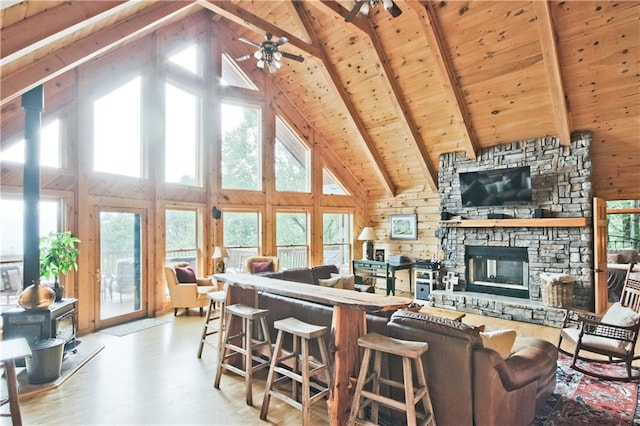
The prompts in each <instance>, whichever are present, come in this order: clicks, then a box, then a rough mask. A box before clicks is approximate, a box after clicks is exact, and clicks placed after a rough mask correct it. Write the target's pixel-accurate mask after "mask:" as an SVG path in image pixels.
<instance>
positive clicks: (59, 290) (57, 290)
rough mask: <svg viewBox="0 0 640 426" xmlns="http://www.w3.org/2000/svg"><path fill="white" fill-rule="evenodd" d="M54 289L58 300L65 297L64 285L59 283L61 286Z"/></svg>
mask: <svg viewBox="0 0 640 426" xmlns="http://www.w3.org/2000/svg"><path fill="white" fill-rule="evenodd" d="M53 290H54V291H55V293H56V302H59V301H61V300H62V298H63V297H64V287H62V286H61V285H59V286H56V287H55V288H54V289H53Z"/></svg>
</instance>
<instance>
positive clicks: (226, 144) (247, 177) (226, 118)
mask: <svg viewBox="0 0 640 426" xmlns="http://www.w3.org/2000/svg"><path fill="white" fill-rule="evenodd" d="M261 140H262V136H261V126H260V108H257V107H250V106H241V105H232V104H227V103H223V104H222V164H221V167H222V187H223V188H225V189H247V190H254V191H259V190H260V189H262V185H261V183H262V170H261V168H260V164H261V158H262V155H261V150H260V146H261V142H260V141H261Z"/></svg>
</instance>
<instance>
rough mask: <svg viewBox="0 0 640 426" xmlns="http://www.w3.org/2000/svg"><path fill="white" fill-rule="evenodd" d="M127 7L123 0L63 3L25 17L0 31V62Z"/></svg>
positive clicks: (3, 62)
mask: <svg viewBox="0 0 640 426" xmlns="http://www.w3.org/2000/svg"><path fill="white" fill-rule="evenodd" d="M130 7H132V3H128V2H124V1H108V2H102V1H95V2H88V1H80V2H77V1H74V2H65V3H63V4H61V5H58V6H56V7H54V8H52V9H48V10H47V11H45V12H41V13H38V14H37V15H34V16H32V17H30V18H29V19H23V20H22V21H19V22H17V23H15V24H13V25H10V26H8V27H3V28H2V32H0V37H1V40H2V42H1V43H0V56H1V58H2V59H0V65H5V64H6V63H8V62H11V61H13V60H15V59H17V58H19V57H20V56H23V55H27V54H29V53H31V52H33V51H35V50H37V49H40V48H42V47H43V46H46V45H49V44H51V43H53V42H55V41H56V40H60V39H62V38H63V37H66V36H69V35H71V34H73V33H74V32H76V31H79V30H81V29H83V28H86V27H87V26H89V25H92V24H94V23H95V22H96V21H98V20H101V19H104V18H106V17H108V16H111V15H113V14H115V13H118V12H121V11H122V10H123V9H126V8H130Z"/></svg>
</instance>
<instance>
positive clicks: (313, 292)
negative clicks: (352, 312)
mask: <svg viewBox="0 0 640 426" xmlns="http://www.w3.org/2000/svg"><path fill="white" fill-rule="evenodd" d="M214 278H215V279H217V280H219V281H223V282H225V283H228V284H229V285H232V286H234V287H241V288H245V289H254V290H260V291H266V292H268V293H273V294H279V295H281V296H288V297H293V298H296V299H302V300H307V301H310V302H317V303H322V304H325V305H331V306H349V307H351V308H354V309H358V310H361V311H365V312H378V311H395V310H397V309H401V308H406V307H407V306H409V305H410V304H411V302H412V301H413V300H411V299H408V298H406V297H398V296H384V295H382V294H372V293H360V292H357V291H354V290H343V289H339V288H332V287H322V286H317V285H310V284H303V283H297V282H292V281H284V280H278V279H273V278H267V277H262V276H260V275H251V274H236V273H225V274H215V275H214Z"/></svg>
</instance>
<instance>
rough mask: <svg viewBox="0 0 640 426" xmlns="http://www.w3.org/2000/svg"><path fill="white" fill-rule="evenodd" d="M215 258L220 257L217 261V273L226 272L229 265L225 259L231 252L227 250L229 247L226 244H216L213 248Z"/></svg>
mask: <svg viewBox="0 0 640 426" xmlns="http://www.w3.org/2000/svg"><path fill="white" fill-rule="evenodd" d="M211 257H212V258H213V259H220V260H219V261H218V262H217V263H216V273H217V274H222V273H224V272H225V270H226V269H227V267H226V266H225V264H224V259H225V258H226V257H229V252H228V251H227V248H226V247H225V246H216V247H215V248H214V249H213V256H211Z"/></svg>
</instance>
